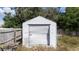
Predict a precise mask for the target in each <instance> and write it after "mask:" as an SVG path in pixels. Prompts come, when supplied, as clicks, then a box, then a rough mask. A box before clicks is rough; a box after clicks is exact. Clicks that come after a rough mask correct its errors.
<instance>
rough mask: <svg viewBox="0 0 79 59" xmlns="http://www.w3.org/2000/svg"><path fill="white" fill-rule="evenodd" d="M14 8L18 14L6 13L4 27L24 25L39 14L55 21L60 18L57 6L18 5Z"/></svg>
mask: <svg viewBox="0 0 79 59" xmlns="http://www.w3.org/2000/svg"><path fill="white" fill-rule="evenodd" d="M12 9H15V12H16V15H14V16H11V14H10V13H8V14H6V16H5V17H4V21H5V24H4V27H22V23H23V22H25V21H27V20H29V19H32V18H34V17H37V16H43V17H45V18H48V19H51V20H53V21H57V19H58V15H57V11H56V8H46V7H43V8H41V7H16V8H12Z"/></svg>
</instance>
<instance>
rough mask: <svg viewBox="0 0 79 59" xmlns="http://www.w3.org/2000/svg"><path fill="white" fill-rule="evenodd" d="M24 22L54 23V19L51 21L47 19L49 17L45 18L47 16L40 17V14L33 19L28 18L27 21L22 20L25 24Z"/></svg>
mask: <svg viewBox="0 0 79 59" xmlns="http://www.w3.org/2000/svg"><path fill="white" fill-rule="evenodd" d="M25 23H27V24H44V23H45V24H46V23H53V24H56V23H55V22H54V21H51V20H49V19H47V18H44V17H42V16H37V17H35V18H33V19H30V20H28V21H26V22H24V23H23V24H25Z"/></svg>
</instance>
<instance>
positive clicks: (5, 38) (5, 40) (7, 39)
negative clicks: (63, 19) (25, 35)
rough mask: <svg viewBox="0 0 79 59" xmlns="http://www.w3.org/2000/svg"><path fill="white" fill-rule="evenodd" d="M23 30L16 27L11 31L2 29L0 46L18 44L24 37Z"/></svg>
mask: <svg viewBox="0 0 79 59" xmlns="http://www.w3.org/2000/svg"><path fill="white" fill-rule="evenodd" d="M21 32H22V30H21V29H19V30H18V29H17V30H16V29H15V30H11V31H0V46H1V45H6V46H10V45H16V44H17V45H18V44H19V43H20V42H21V39H22V34H21Z"/></svg>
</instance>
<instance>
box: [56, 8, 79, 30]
mask: <svg viewBox="0 0 79 59" xmlns="http://www.w3.org/2000/svg"><path fill="white" fill-rule="evenodd" d="M58 19H59V20H58V21H57V23H58V26H59V28H62V29H63V30H65V31H66V30H69V31H79V8H78V7H76V8H74V7H71V8H66V13H63V14H62V13H60V14H59V16H58Z"/></svg>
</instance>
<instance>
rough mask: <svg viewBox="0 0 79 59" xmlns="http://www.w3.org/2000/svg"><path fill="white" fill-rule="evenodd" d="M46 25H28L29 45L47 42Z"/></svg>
mask: <svg viewBox="0 0 79 59" xmlns="http://www.w3.org/2000/svg"><path fill="white" fill-rule="evenodd" d="M48 29H49V27H48V26H30V31H29V39H30V42H29V43H30V45H35V44H47V39H48V38H47V37H48V36H47V34H48Z"/></svg>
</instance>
